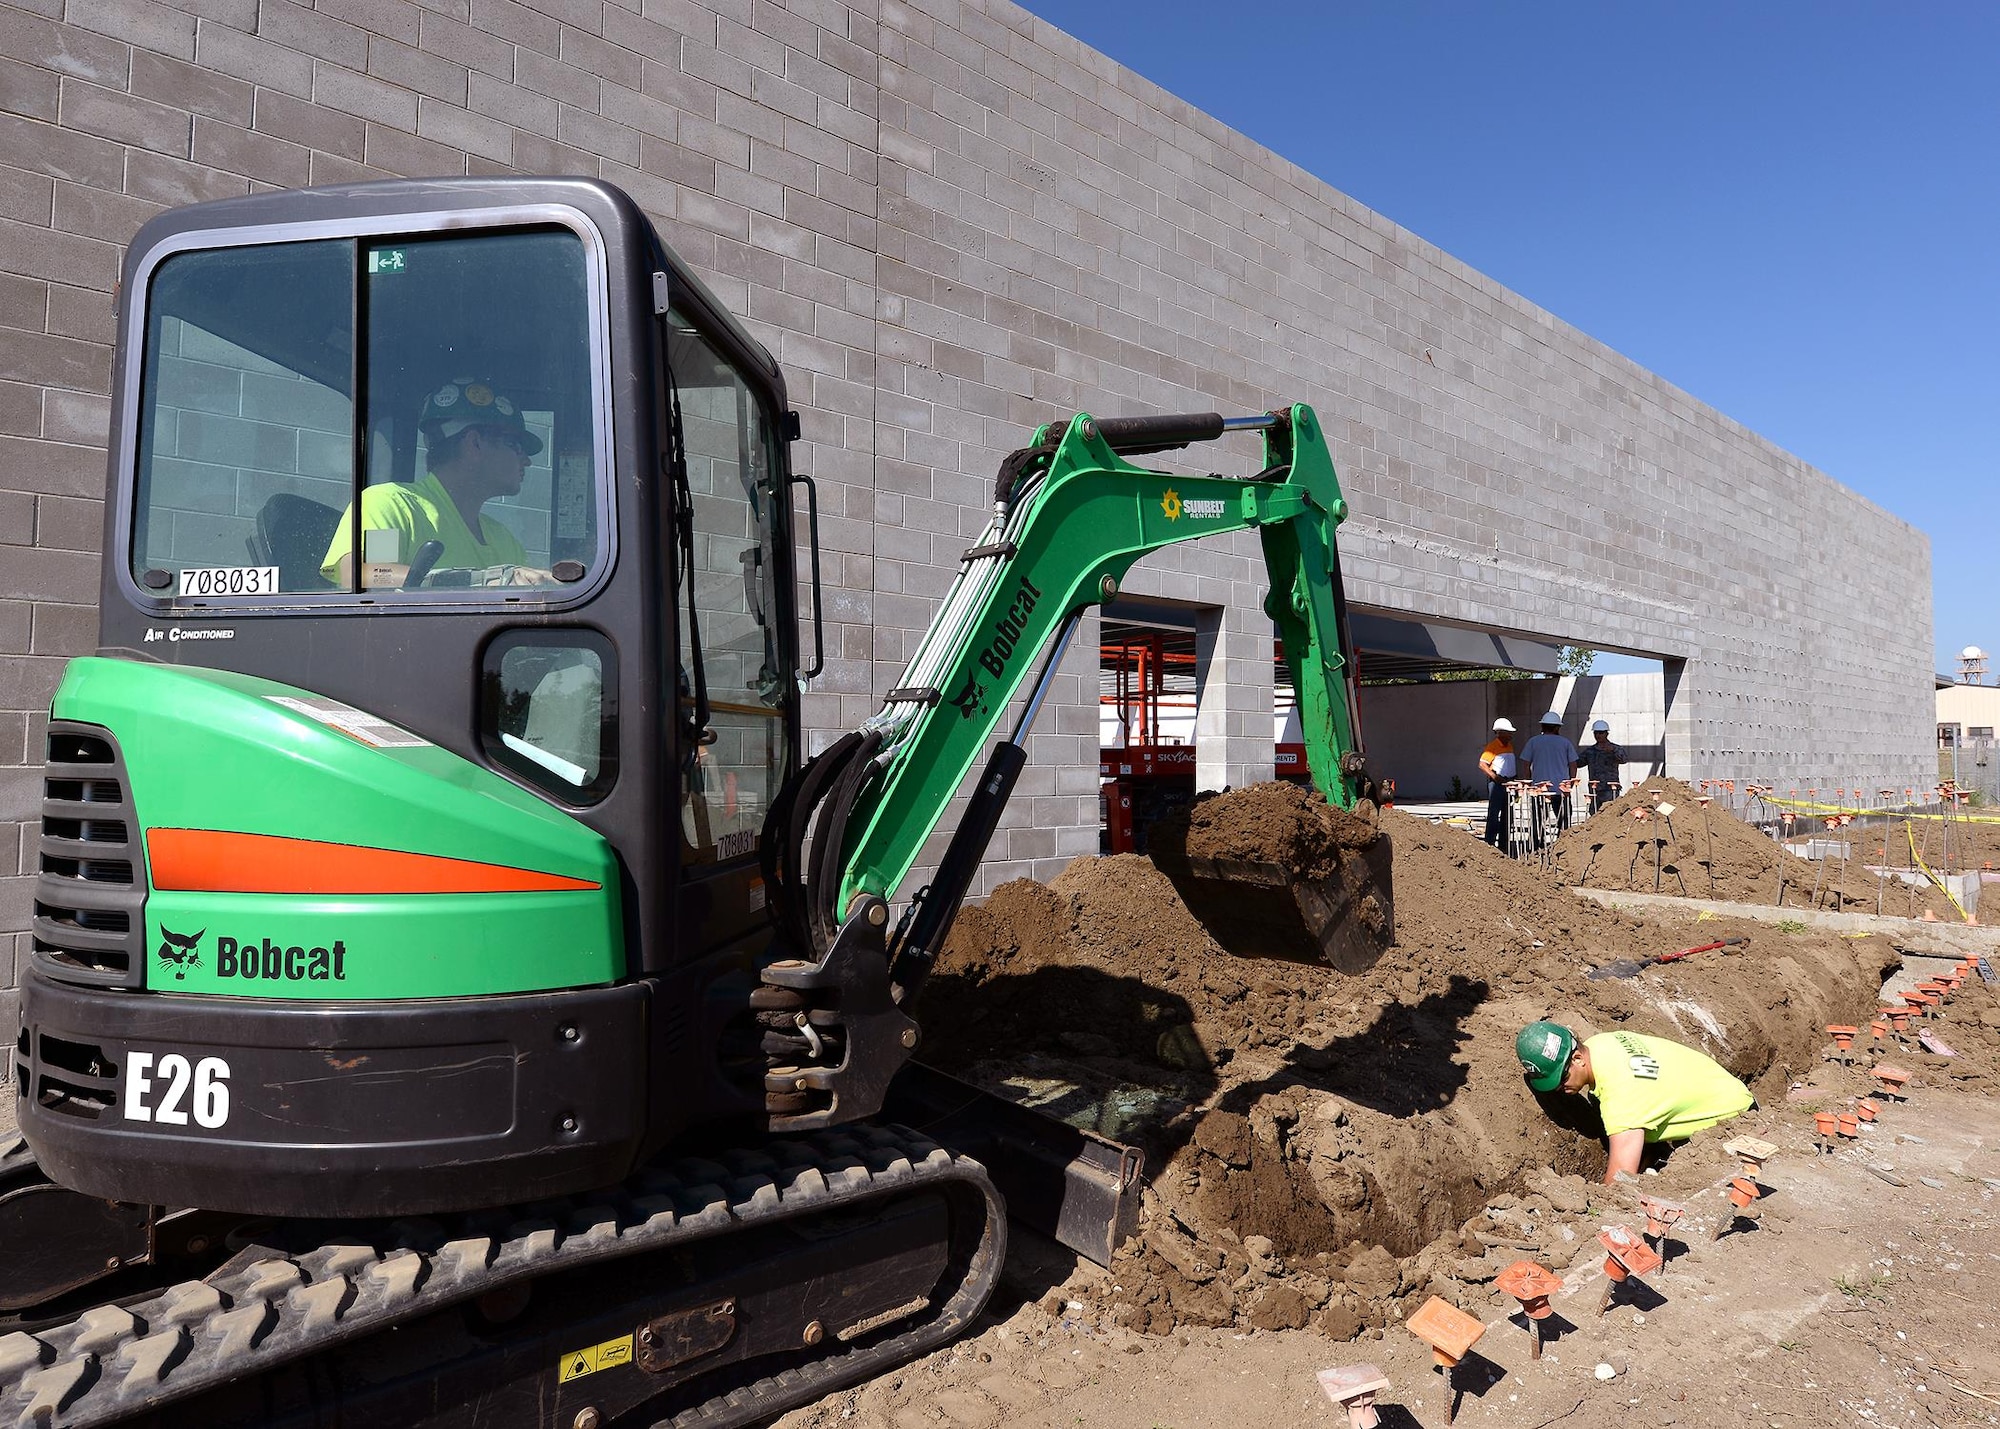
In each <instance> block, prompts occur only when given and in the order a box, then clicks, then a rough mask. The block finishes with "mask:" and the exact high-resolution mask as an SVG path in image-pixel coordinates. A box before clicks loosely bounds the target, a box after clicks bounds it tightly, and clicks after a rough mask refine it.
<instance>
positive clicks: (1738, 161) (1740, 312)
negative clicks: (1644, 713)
mask: <svg viewBox="0 0 2000 1429" xmlns="http://www.w3.org/2000/svg"><path fill="white" fill-rule="evenodd" d="M1025 3H1026V4H1027V7H1028V9H1029V10H1031V11H1033V12H1034V13H1035V14H1037V15H1040V16H1042V17H1043V18H1045V19H1047V20H1048V21H1049V22H1050V23H1051V24H1054V25H1056V26H1057V27H1059V28H1061V29H1063V30H1066V31H1068V32H1069V33H1070V34H1072V35H1075V36H1077V37H1078V38H1079V39H1081V40H1083V41H1085V42H1086V43H1088V44H1090V45H1092V46H1093V47H1094V48H1096V49H1099V50H1102V51H1103V52H1104V53H1106V54H1107V55H1109V56H1111V57H1112V58H1113V59H1115V60H1117V61H1119V62H1120V63H1121V64H1124V65H1126V66H1128V67H1129V68H1131V69H1134V70H1137V71H1138V72H1139V73H1141V74H1143V75H1145V76H1146V77H1147V78H1148V79H1151V80H1153V81H1154V82H1155V83H1157V84H1159V85H1161V86H1162V87H1164V88H1166V89H1168V90H1171V91H1172V92H1174V93H1175V94H1178V95H1180V96H1181V97H1182V98H1184V99H1186V100H1188V101H1189V102H1190V103H1193V104H1195V105H1198V106H1199V107H1200V108H1202V109H1205V110H1207V111H1208V112H1209V113H1211V114H1213V115H1215V116H1216V117H1217V118H1219V119H1221V120H1222V121H1223V122H1224V123H1226V124H1228V125H1230V126H1231V127H1232V128H1235V129H1238V130H1240V131H1242V132H1243V133H1245V134H1247V135H1249V136H1250V137H1252V138H1254V139H1256V140H1257V141H1258V142H1260V143H1262V144H1264V145H1266V146H1267V147H1269V148H1271V149H1273V150H1276V151H1277V152H1278V153H1281V154H1283V155H1284V156H1285V157H1287V158H1289V159H1291V160H1292V161H1293V162H1295V163H1297V164H1299V165H1300V166H1301V167H1303V168H1305V169H1307V170H1309V171H1311V172H1313V173H1315V174H1317V175H1319V176H1320V177H1321V178H1323V179H1325V180H1326V181H1327V182H1328V183H1330V184H1332V185H1333V186H1334V187H1335V188H1338V189H1340V190H1342V191H1344V192H1346V193H1348V194H1351V195H1353V196H1354V197H1355V198H1357V199H1359V200H1360V201H1361V202H1363V203H1365V204H1367V205H1368V206H1369V207H1370V208H1373V209H1375V210H1376V211H1377V212H1379V213H1382V214H1384V215H1386V216H1387V217H1389V218H1391V219H1394V220H1395V221H1396V222H1397V223H1400V224H1402V225H1403V226H1404V227H1405V228H1407V229H1409V230H1411V231H1412V232H1414V233H1416V234H1418V235H1419V236H1421V237H1423V238H1425V239H1428V240H1429V241H1430V242H1432V243H1435V244H1437V245H1438V246H1439V247H1440V248H1443V249H1444V250H1445V251H1446V252H1448V253H1451V254H1453V255H1454V256H1455V257H1457V258H1459V259H1461V260H1463V261H1464V262H1466V263H1468V264H1470V265H1471V266H1472V267H1474V268H1476V269H1478V270H1480V271H1481V272H1483V273H1486V274H1487V275H1489V276H1491V277H1492V278H1494V279H1496V280H1497V281H1499V282H1501V283H1504V284H1505V285H1507V286H1508V287H1510V288H1512V289H1514V290H1515V291H1516V292H1518V293H1520V294H1522V295H1523V296H1524V297H1526V298H1528V299H1529V300H1531V301H1533V302H1535V303H1538V304H1540V305H1541V306H1543V307H1545V308H1547V309H1548V310H1549V311H1550V312H1552V313H1554V314H1555V315H1556V316H1557V317H1559V318H1562V319H1563V320H1564V321H1566V322H1568V323H1571V324H1573V325H1574V326H1576V327H1578V328H1580V329H1582V330H1583V331H1585V332H1587V333H1589V334H1591V335H1592V336H1593V337H1596V338H1597V339H1599V340H1600V341H1602V342H1604V343H1606V344H1608V345H1609V346H1611V347H1613V348H1615V349H1617V350H1618V351H1620V352H1622V353H1624V354H1625V355H1626V356H1628V357H1630V358H1631V359H1632V360H1633V361H1635V362H1638V363H1639V364H1641V365H1642V366H1644V367H1648V368H1651V369H1652V370H1653V371H1655V372H1658V373H1659V374H1661V375H1662V376H1663V377H1665V378H1667V379H1668V380H1669V381H1671V382H1673V383H1675V384H1676V385H1678V386H1680V387H1682V388H1684V389H1686V390H1687V391H1688V392H1691V393H1692V394H1694V395H1695V396H1696V397H1699V398H1700V399H1701V400H1703V401H1704V402H1707V403H1709V404H1710V405H1711V406H1714V407H1716V408H1718V409H1720V410H1721V411H1723V412H1725V413H1727V414H1729V415H1730V416H1731V417H1733V418H1735V419H1736V420H1737V421H1739V422H1742V423H1743V424H1744V425H1745V426H1747V427H1750V428H1751V429H1753V430H1755V431H1757V432H1760V433H1762V434H1763V435H1764V436H1766V437H1768V438H1770V439H1771V440H1772V441H1774V442H1776V443H1778V444H1779V445H1780V446H1782V447H1784V448H1786V449H1787V450H1789V451H1792V452H1796V453H1797V454H1798V455H1799V456H1801V457H1803V458H1804V459H1805V460H1807V461H1809V462H1811V463H1813V465H1815V466H1817V467H1819V468H1820V469H1821V470H1823V471H1825V472H1826V473H1828V474H1829V475H1830V476H1832V477H1833V478H1834V479H1835V480H1837V481H1840V482H1842V483H1843V484H1845V485H1847V486H1849V487H1852V488H1853V489H1854V490H1856V491H1858V492H1860V493H1862V494H1863V495H1864V496H1867V497H1868V498H1869V499H1870V500H1872V501H1874V502H1876V503H1877V504H1879V505H1881V506H1883V507H1884V508H1886V509H1887V510H1889V511H1891V512H1893V513H1894V514H1896V515H1898V516H1900V517H1902V518H1903V519H1904V520H1906V521H1909V522H1910V523H1911V524H1913V525H1915V526H1917V527H1918V528H1920V529H1921V530H1923V531H1924V532H1925V533H1927V534H1928V535H1929V536H1930V538H1931V565H1932V579H1933V582H1934V588H1935V622H1936V624H1935V629H1936V643H1937V668H1938V669H1940V670H1944V671H1951V670H1953V669H1954V668H1955V665H1954V663H1953V661H1954V659H1955V657H1956V654H1957V652H1958V650H1959V649H1960V648H1961V647H1962V646H1965V645H1970V644H1977V645H1980V646H1983V647H1985V648H1986V649H1987V650H1989V651H1996V650H2000V600H1996V599H1995V588H1996V582H1995V574H1994V573H1995V571H1996V568H2000V480H1996V477H2000V461H1996V458H1995V455H1994V453H1995V451H1996V450H2000V433H1996V428H2000V5H1991V4H1978V5H1975V4H1938V3H1929V4H1914V5H1891V4H1889V3H1887V2H1886V0H1884V3H1882V4H1877V5H1863V4H1855V3H1848V2H1847V0H1821V3H1812V4H1806V3H1762V4H1757V5H1746V4H1740V3H1739V4H1719V3H1704V2H1703V0H1690V2H1689V3H1676V4H1665V3H1658V0H1648V3H1610V0H1600V3H1597V4H1589V5H1583V4H1553V3H1530V0H1515V3H1500V0H1494V3H1489V4H1473V3H1451V4H1447V3H1438V0H1400V3H1394V0H1367V3H1346V0H1339V3H1309V0H1293V3H1289V4H1288V3H1280V2H1279V0H1234V3H1231V4H1229V5H1226V6H1224V5H1217V4H1214V3H1192V0H1025ZM1881 575H1882V573H1880V572H1875V573H1871V574H1869V575H1864V576H1861V577H1860V578H1862V579H1879V578H1881Z"/></svg>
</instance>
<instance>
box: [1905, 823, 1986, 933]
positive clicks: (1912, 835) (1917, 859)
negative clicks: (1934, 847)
mask: <svg viewBox="0 0 2000 1429" xmlns="http://www.w3.org/2000/svg"><path fill="white" fill-rule="evenodd" d="M1903 833H1904V835H1905V836H1906V837H1908V839H1909V840H1910V861H1911V862H1912V863H1914V864H1915V865H1916V866H1917V867H1918V868H1921V869H1922V870H1923V871H1924V877H1926V878H1928V879H1929V880H1930V881H1931V882H1932V883H1934V884H1936V885H1937V891H1938V892H1940V893H1942V894H1943V895H1944V896H1945V897H1946V898H1947V899H1948V900H1950V902H1951V906H1952V907H1954V908H1956V909H1957V910H1958V916H1959V917H1960V918H1963V919H1964V920H1965V921H1966V922H1968V923H1970V922H1971V921H1972V915H1971V914H1970V913H1968V912H1966V911H1965V905H1964V904H1963V903H1961V902H1959V901H1958V898H1957V896H1956V895H1955V894H1953V892H1952V891H1951V890H1950V889H1949V888H1947V887H1945V884H1944V880H1943V879H1942V878H1939V877H1938V876H1937V875H1936V874H1935V873H1933V872H1931V866H1930V865H1929V864H1927V863H1925V862H1924V856H1923V855H1922V854H1920V853H1918V852H1917V835H1916V832H1915V831H1914V830H1912V829H1907V828H1906V829H1904V830H1903Z"/></svg>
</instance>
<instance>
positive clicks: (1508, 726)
mask: <svg viewBox="0 0 2000 1429" xmlns="http://www.w3.org/2000/svg"><path fill="white" fill-rule="evenodd" d="M1493 732H1494V733H1495V734H1503V733H1504V734H1512V733H1513V732H1514V721H1512V720H1511V719H1496V720H1494V721H1493Z"/></svg>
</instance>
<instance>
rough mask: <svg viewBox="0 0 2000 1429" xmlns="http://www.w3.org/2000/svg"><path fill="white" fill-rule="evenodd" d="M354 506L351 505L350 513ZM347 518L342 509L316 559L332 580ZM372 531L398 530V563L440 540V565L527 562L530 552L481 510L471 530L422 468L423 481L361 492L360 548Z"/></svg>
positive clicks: (466, 566)
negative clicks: (321, 554) (330, 537)
mask: <svg viewBox="0 0 2000 1429" xmlns="http://www.w3.org/2000/svg"><path fill="white" fill-rule="evenodd" d="M352 510H353V508H352V507H350V508H349V513H351V512H352ZM351 519H352V518H351V515H350V514H348V513H343V514H342V516H341V518H340V529H339V530H338V531H336V532H334V535H333V544H332V545H330V546H329V547H328V548H327V552H326V559H325V560H324V561H322V562H321V563H320V568H319V573H320V574H321V575H323V576H325V577H326V578H327V579H328V580H330V581H337V580H339V579H340V558H341V557H342V556H344V555H346V554H347V552H348V542H349V541H350V540H351V539H352V536H351V535H350V532H349V522H350V520H351ZM370 531H397V532H400V533H401V534H402V538H403V539H402V542H401V546H402V550H401V551H400V552H399V553H398V555H397V557H396V560H397V562H398V563H400V564H402V565H408V564H409V563H410V562H411V561H412V560H414V559H415V558H416V554H417V551H418V550H419V549H420V548H421V547H422V546H423V544H424V543H425V542H426V541H442V542H443V543H444V554H443V555H441V556H439V557H438V559H437V565H438V568H439V569H442V570H479V569H482V568H483V567H486V566H500V565H509V566H523V565H526V564H527V563H528V553H527V552H526V551H525V550H524V549H522V546H521V542H520V539H519V538H518V537H516V536H515V535H514V533H513V532H512V531H509V530H508V529H507V528H506V527H505V526H504V525H502V524H501V523H500V522H499V520H497V519H496V518H494V517H492V516H488V515H487V514H486V513H485V512H483V511H482V512H480V513H479V532H478V534H477V535H475V534H474V533H473V531H472V528H471V527H469V526H467V525H466V524H465V518H464V517H462V516H460V515H459V514H458V503H457V502H455V501H453V500H452V499H451V493H449V492H448V491H446V490H445V489H444V483H443V482H441V481H439V480H438V479H437V475H436V474H435V473H426V474H425V476H424V478H423V480H421V481H418V482H414V483H412V484H411V485H409V486H404V485H402V484H401V483H398V482H386V483H383V484H380V485H377V486H371V487H369V488H368V489H367V490H365V491H363V492H362V493H361V549H362V550H363V551H364V552H365V551H366V550H367V549H368V533H369V532H370Z"/></svg>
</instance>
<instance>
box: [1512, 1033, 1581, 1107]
mask: <svg viewBox="0 0 2000 1429" xmlns="http://www.w3.org/2000/svg"><path fill="white" fill-rule="evenodd" d="M1575 1050H1576V1034H1575V1033H1574V1032H1572V1031H1570V1030H1569V1029H1568V1028H1567V1027H1565V1026H1563V1025H1562V1024H1561V1023H1560V1022H1530V1023H1529V1024H1528V1025H1527V1026H1526V1027H1523V1028H1522V1029H1521V1033H1520V1035H1519V1036H1518V1037H1516V1038H1515V1039H1514V1055H1515V1056H1517V1057H1519V1058H1520V1059H1521V1074H1522V1075H1523V1076H1525V1077H1526V1078H1527V1079H1528V1085H1529V1086H1530V1087H1531V1088H1533V1089H1534V1090H1535V1091H1538V1092H1552V1091H1554V1090H1555V1089H1556V1088H1557V1087H1558V1086H1560V1085H1562V1079H1563V1069H1564V1068H1566V1067H1568V1066H1569V1054H1570V1053H1571V1052H1574V1051H1575Z"/></svg>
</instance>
